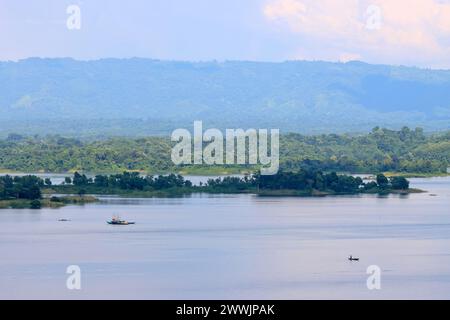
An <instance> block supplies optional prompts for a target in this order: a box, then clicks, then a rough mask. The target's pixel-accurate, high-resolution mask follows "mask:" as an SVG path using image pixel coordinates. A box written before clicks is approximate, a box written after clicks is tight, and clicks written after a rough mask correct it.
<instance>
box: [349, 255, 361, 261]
mask: <svg viewBox="0 0 450 320" xmlns="http://www.w3.org/2000/svg"><path fill="white" fill-rule="evenodd" d="M348 260H349V261H359V258H353V256H352V255H350V257H348Z"/></svg>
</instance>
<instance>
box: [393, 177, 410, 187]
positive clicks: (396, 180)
mask: <svg viewBox="0 0 450 320" xmlns="http://www.w3.org/2000/svg"><path fill="white" fill-rule="evenodd" d="M391 185H392V189H394V190H408V189H409V181H408V180H407V179H406V178H405V177H392V178H391Z"/></svg>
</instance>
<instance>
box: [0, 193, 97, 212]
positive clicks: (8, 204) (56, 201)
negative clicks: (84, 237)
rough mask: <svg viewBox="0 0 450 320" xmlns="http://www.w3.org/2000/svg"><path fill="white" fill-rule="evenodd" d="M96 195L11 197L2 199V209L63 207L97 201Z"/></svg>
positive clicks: (0, 202) (0, 205)
mask: <svg viewBox="0 0 450 320" xmlns="http://www.w3.org/2000/svg"><path fill="white" fill-rule="evenodd" d="M97 201H98V198H96V197H94V196H61V197H55V196H53V197H47V198H43V199H36V200H28V199H10V200H0V209H41V208H55V209H56V208H61V207H64V206H66V205H83V204H87V203H94V202H97Z"/></svg>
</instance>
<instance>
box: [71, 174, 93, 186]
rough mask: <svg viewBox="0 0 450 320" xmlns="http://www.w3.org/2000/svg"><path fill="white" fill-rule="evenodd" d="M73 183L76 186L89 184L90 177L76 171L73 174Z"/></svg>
mask: <svg viewBox="0 0 450 320" xmlns="http://www.w3.org/2000/svg"><path fill="white" fill-rule="evenodd" d="M72 181H73V184H74V185H75V186H85V185H87V184H88V182H89V180H88V178H87V177H86V175H84V174H83V175H81V174H79V173H78V172H75V173H74V175H73V180H72Z"/></svg>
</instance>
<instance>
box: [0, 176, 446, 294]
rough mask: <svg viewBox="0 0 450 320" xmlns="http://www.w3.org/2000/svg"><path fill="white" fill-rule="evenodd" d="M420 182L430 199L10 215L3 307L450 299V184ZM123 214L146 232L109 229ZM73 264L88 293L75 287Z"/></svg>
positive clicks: (2, 263)
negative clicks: (371, 274) (81, 302)
mask: <svg viewBox="0 0 450 320" xmlns="http://www.w3.org/2000/svg"><path fill="white" fill-rule="evenodd" d="M411 182H412V187H416V188H421V189H424V190H427V191H428V192H427V193H423V194H411V195H408V196H397V195H392V196H387V197H381V196H377V195H359V196H339V197H326V198H263V197H256V196H253V195H195V196H192V197H185V198H170V199H157V198H155V199H123V198H115V197H102V198H101V200H102V201H101V202H99V203H96V204H89V205H85V206H67V207H64V208H61V209H42V210H34V211H33V210H9V209H8V210H0V226H1V228H0V257H1V260H0V298H1V299H5V298H12V299H18V298H43V299H49V298H63V299H66V298H67V299H85V298H87V299H93V298H111V299H129V298H135V299H147V298H152V299H312V298H338V299H407V298H411V299H430V298H437V299H449V298H450V267H449V266H450V212H449V211H450V210H449V208H450V177H447V178H430V179H411ZM430 194H435V195H436V196H432V195H430ZM114 214H118V215H120V216H121V217H122V218H124V219H127V220H131V221H136V225H131V226H111V225H107V224H106V220H108V219H110V218H111V216H112V215H114ZM62 218H64V219H70V220H71V221H69V222H59V221H58V220H59V219H62ZM350 254H352V255H353V256H357V257H359V258H360V259H361V260H360V262H349V261H348V260H347V257H348V255H350ZM69 265H79V266H80V268H81V272H82V275H81V281H82V289H81V290H80V291H70V290H68V289H67V288H66V279H67V277H68V275H67V274H66V268H67V266H69ZM370 265H378V266H379V267H380V268H381V270H382V275H381V286H382V287H381V290H379V291H377V290H373V291H370V290H368V289H367V287H366V279H367V277H368V275H367V274H366V269H367V267H368V266H370Z"/></svg>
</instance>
